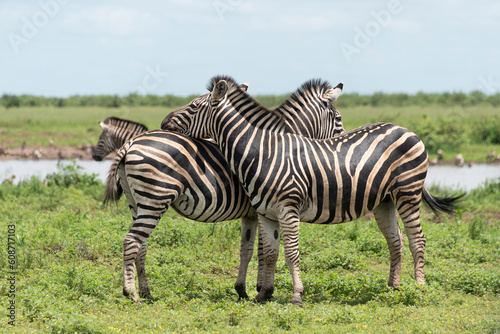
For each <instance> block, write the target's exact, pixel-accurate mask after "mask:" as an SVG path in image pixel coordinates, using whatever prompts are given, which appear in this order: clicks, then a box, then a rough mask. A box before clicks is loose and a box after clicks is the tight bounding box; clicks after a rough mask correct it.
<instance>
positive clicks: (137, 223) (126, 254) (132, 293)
mask: <svg viewBox="0 0 500 334" xmlns="http://www.w3.org/2000/svg"><path fill="white" fill-rule="evenodd" d="M162 214H163V213H162ZM160 217H161V215H159V217H156V216H151V215H141V213H139V214H138V216H137V219H135V220H134V224H133V225H132V228H131V229H130V232H129V233H128V234H127V235H126V236H125V239H123V294H124V295H125V296H126V297H130V298H131V299H132V300H133V301H139V296H138V295H137V292H136V289H135V264H136V262H137V261H139V262H143V261H142V260H141V257H142V258H144V259H145V256H146V252H147V246H146V247H145V248H144V249H143V250H141V248H142V246H143V245H144V243H146V241H147V239H148V237H149V236H150V235H151V233H152V232H153V229H154V228H155V227H156V224H157V223H158V220H159V219H160ZM141 251H142V253H141V255H139V253H140V252H141ZM143 266H144V263H142V264H141V265H140V266H139V268H138V269H140V270H141V272H139V275H144V279H145V278H146V272H145V271H144V270H143V269H144V267H143ZM141 283H142V287H141V290H140V291H141V292H144V293H146V296H147V292H146V290H145V289H146V288H147V282H146V285H144V281H142V280H141V279H140V281H139V284H140V285H141ZM143 289H144V290H143ZM148 290H149V289H148ZM150 296H151V295H150Z"/></svg>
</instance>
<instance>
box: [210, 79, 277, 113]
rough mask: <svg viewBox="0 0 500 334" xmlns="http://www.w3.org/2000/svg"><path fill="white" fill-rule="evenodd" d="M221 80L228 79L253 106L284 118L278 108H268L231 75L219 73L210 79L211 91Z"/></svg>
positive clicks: (230, 84) (229, 83)
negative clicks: (241, 86)
mask: <svg viewBox="0 0 500 334" xmlns="http://www.w3.org/2000/svg"><path fill="white" fill-rule="evenodd" d="M221 80H224V81H226V82H227V83H228V85H229V86H230V87H231V86H232V87H234V88H236V89H235V91H236V92H237V93H238V94H241V95H243V97H244V99H245V100H246V101H248V102H249V104H252V105H253V108H258V109H260V110H261V111H263V112H267V113H270V114H272V115H274V116H276V117H277V118H279V119H280V120H283V115H282V113H280V112H279V111H278V110H277V109H268V108H266V107H264V106H263V105H262V104H260V103H259V102H258V101H257V100H255V99H254V98H253V97H252V96H250V95H248V94H247V93H246V92H245V91H244V90H242V89H240V85H239V84H238V83H237V82H236V80H234V79H233V78H232V77H230V76H227V75H217V76H215V77H213V78H212V79H210V81H209V83H208V85H207V89H208V90H209V91H210V92H211V91H212V90H213V89H214V87H215V85H216V84H217V83H218V82H219V81H221ZM247 105H248V104H247ZM253 108H249V109H253Z"/></svg>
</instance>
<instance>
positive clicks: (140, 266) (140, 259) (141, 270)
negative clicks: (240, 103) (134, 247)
mask: <svg viewBox="0 0 500 334" xmlns="http://www.w3.org/2000/svg"><path fill="white" fill-rule="evenodd" d="M147 251H148V240H147V239H146V241H144V243H143V244H142V247H141V248H140V249H139V253H138V254H137V257H136V259H135V267H136V269H137V276H138V279H139V296H140V297H141V298H147V299H149V300H154V298H153V296H152V295H151V292H150V291H149V285H148V279H147V277H146V268H145V263H146V253H147Z"/></svg>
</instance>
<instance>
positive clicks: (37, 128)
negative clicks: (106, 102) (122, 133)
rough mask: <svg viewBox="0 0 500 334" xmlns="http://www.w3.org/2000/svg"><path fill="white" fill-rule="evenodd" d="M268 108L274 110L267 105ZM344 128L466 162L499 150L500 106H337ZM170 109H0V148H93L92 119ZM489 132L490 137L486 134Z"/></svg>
mask: <svg viewBox="0 0 500 334" xmlns="http://www.w3.org/2000/svg"><path fill="white" fill-rule="evenodd" d="M270 107H275V106H274V105H273V106H270ZM338 109H339V110H340V112H341V113H342V118H343V122H344V126H345V128H346V129H347V130H350V129H354V128H356V127H359V126H361V125H364V124H367V123H372V122H379V121H387V122H392V123H396V124H399V125H402V126H405V127H408V128H409V129H410V130H412V131H414V132H415V133H417V135H419V136H420V137H421V139H422V140H423V141H424V143H425V145H426V147H427V149H428V152H429V156H430V157H431V158H435V157H436V152H437V149H439V148H441V149H443V150H444V153H445V155H444V157H445V159H446V160H447V161H452V160H453V157H454V155H455V154H456V153H462V154H463V155H464V158H465V160H466V161H477V162H484V161H486V156H487V155H488V153H490V152H491V151H492V150H496V151H497V152H500V130H498V129H499V128H500V117H499V108H498V107H493V106H491V105H477V106H471V107H458V106H442V105H428V106H402V107H394V106H380V107H373V106H352V107H344V108H340V107H339V108H338ZM172 110H173V108H166V107H148V106H145V107H126V106H122V107H120V108H106V107H63V108H58V107H20V108H12V109H5V108H4V107H0V147H18V146H21V144H22V143H23V142H24V141H25V142H26V144H27V145H41V146H48V145H49V143H50V139H53V140H54V142H55V144H56V145H58V146H67V145H70V146H76V145H81V144H92V145H95V144H96V143H97V140H98V138H99V134H100V132H101V129H100V127H99V126H98V125H97V121H102V120H104V119H105V118H106V117H110V116H116V117H121V118H125V119H130V120H134V121H136V122H140V123H143V124H145V125H146V126H148V127H149V129H158V128H159V126H160V123H161V121H162V120H163V118H164V117H165V116H166V115H167V114H168V113H169V112H170V111H172ZM488 133H489V135H488Z"/></svg>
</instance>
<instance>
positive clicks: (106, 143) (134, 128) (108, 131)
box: [92, 117, 148, 161]
mask: <svg viewBox="0 0 500 334" xmlns="http://www.w3.org/2000/svg"><path fill="white" fill-rule="evenodd" d="M97 123H98V124H99V126H100V127H101V129H102V132H101V135H100V136H99V141H98V142H97V144H96V146H95V148H94V150H93V153H92V158H93V159H94V160H96V161H101V160H102V159H104V158H105V157H106V155H108V154H109V153H111V152H113V151H116V150H118V149H119V148H120V147H122V145H123V144H124V143H125V142H126V141H128V140H129V139H131V138H134V137H135V136H137V135H138V134H140V133H143V132H146V131H148V128H147V127H146V126H145V125H142V124H140V123H136V122H132V121H129V120H126V119H121V118H118V117H108V118H106V119H105V120H104V121H103V122H97Z"/></svg>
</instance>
